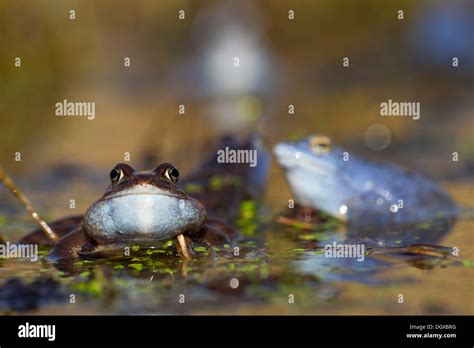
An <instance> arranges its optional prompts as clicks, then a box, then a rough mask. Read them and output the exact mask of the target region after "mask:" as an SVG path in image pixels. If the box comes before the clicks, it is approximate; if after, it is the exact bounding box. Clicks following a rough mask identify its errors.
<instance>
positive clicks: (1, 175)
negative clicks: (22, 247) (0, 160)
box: [0, 167, 58, 242]
mask: <svg viewBox="0 0 474 348" xmlns="http://www.w3.org/2000/svg"><path fill="white" fill-rule="evenodd" d="M0 181H1V182H3V184H4V185H5V187H6V188H7V189H8V190H9V191H10V192H11V193H12V194H13V195H14V196H15V197H16V198H17V199H18V200H19V201H20V202H21V204H23V206H24V207H25V209H26V211H28V213H30V214H31V217H32V218H33V220H35V222H36V223H37V224H38V225H39V227H40V228H41V230H42V231H43V232H44V233H45V235H46V237H48V239H50V240H51V241H53V242H54V241H57V240H58V236H57V235H56V233H54V232H53V230H52V229H51V227H49V226H48V224H47V223H46V221H44V220H43V219H41V218H40V216H39V215H38V213H37V212H36V210H35V208H33V205H32V204H31V202H30V200H29V199H28V197H26V196H25V195H24V194H23V193H22V192H21V191H20V189H19V188H18V187H17V186H16V185H15V183H14V182H13V180H12V179H11V178H10V177H9V176H8V175H7V174H6V173H5V171H4V170H3V168H2V167H0Z"/></svg>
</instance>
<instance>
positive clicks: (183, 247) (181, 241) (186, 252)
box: [177, 234, 191, 259]
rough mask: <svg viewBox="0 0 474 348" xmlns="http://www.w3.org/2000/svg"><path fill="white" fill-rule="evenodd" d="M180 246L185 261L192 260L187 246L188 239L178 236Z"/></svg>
mask: <svg viewBox="0 0 474 348" xmlns="http://www.w3.org/2000/svg"><path fill="white" fill-rule="evenodd" d="M177 238H178V244H179V246H180V247H181V252H182V253H183V256H184V258H185V259H190V258H191V255H189V250H188V245H187V244H186V239H185V238H184V236H183V235H182V234H179V235H178V237H177Z"/></svg>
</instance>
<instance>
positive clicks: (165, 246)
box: [163, 240, 174, 249]
mask: <svg viewBox="0 0 474 348" xmlns="http://www.w3.org/2000/svg"><path fill="white" fill-rule="evenodd" d="M173 245H174V243H173V241H172V240H168V241H166V242H164V243H163V248H164V249H168V248H169V247H171V246H173Z"/></svg>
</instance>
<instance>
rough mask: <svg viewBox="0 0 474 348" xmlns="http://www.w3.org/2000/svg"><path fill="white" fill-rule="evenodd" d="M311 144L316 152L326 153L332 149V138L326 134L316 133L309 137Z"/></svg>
mask: <svg viewBox="0 0 474 348" xmlns="http://www.w3.org/2000/svg"><path fill="white" fill-rule="evenodd" d="M309 146H310V148H311V150H312V151H313V152H314V153H316V154H318V155H319V154H325V153H328V152H329V151H330V150H331V139H329V138H328V137H327V136H325V135H315V136H313V137H311V139H309Z"/></svg>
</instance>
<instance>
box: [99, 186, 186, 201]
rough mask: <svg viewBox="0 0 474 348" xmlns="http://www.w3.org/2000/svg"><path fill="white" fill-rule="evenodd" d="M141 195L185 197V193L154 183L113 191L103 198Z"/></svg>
mask: <svg viewBox="0 0 474 348" xmlns="http://www.w3.org/2000/svg"><path fill="white" fill-rule="evenodd" d="M139 195H158V196H167V197H173V198H177V199H185V198H186V197H184V196H183V195H180V194H179V193H174V192H171V191H168V190H164V189H161V188H159V187H156V186H154V185H148V184H147V185H135V186H133V187H130V188H128V189H124V190H121V191H120V192H116V193H112V194H109V195H107V196H105V197H104V198H103V200H111V199H114V198H118V197H124V196H139Z"/></svg>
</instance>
